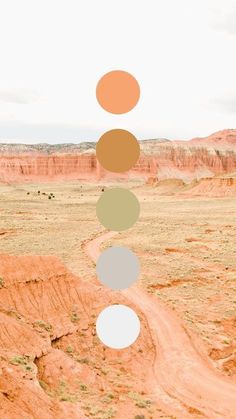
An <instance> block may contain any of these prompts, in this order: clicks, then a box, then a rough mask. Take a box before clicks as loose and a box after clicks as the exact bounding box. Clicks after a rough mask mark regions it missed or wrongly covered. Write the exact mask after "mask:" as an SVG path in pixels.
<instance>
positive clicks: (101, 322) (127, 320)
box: [96, 304, 140, 349]
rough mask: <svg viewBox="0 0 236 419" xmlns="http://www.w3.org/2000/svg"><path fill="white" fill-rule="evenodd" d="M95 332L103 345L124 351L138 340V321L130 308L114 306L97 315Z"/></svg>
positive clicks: (119, 305)
mask: <svg viewBox="0 0 236 419" xmlns="http://www.w3.org/2000/svg"><path fill="white" fill-rule="evenodd" d="M96 332H97V335H98V337H99V339H100V340H101V342H102V343H103V344H104V345H106V346H108V347H109V348H112V349H124V348H127V347H128V346H130V345H132V344H133V343H134V342H135V341H136V339H137V338H138V336H139V333H140V320H139V318H138V316H137V314H136V313H135V312H134V310H132V309H131V308H130V307H127V306H125V305H122V304H114V305H111V306H108V307H106V308H105V309H104V310H102V311H101V313H100V314H99V316H98V318H97V322H96Z"/></svg>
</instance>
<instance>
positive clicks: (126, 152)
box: [96, 129, 140, 173]
mask: <svg viewBox="0 0 236 419" xmlns="http://www.w3.org/2000/svg"><path fill="white" fill-rule="evenodd" d="M139 154H140V147H139V143H138V141H137V139H136V138H135V136H134V135H133V134H131V132H129V131H126V130H124V129H112V130H110V131H107V132H105V134H103V135H102V136H101V138H100V139H99V141H98V143H97V146H96V156H97V159H98V161H99V163H100V164H101V165H102V167H104V169H106V170H109V171H110V172H115V173H122V172H126V171H128V170H130V169H131V168H132V167H133V166H134V165H135V163H136V162H137V160H138V158H139Z"/></svg>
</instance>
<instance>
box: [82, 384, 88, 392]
mask: <svg viewBox="0 0 236 419" xmlns="http://www.w3.org/2000/svg"><path fill="white" fill-rule="evenodd" d="M80 390H81V391H88V387H87V386H86V384H80Z"/></svg>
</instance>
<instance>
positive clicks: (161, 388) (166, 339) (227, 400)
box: [84, 232, 236, 419]
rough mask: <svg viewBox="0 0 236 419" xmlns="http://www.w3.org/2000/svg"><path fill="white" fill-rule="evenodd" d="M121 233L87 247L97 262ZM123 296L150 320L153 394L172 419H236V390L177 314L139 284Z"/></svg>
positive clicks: (87, 251) (108, 235)
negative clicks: (103, 247)
mask: <svg viewBox="0 0 236 419" xmlns="http://www.w3.org/2000/svg"><path fill="white" fill-rule="evenodd" d="M115 234H116V233H114V232H107V233H103V234H101V235H100V236H98V237H95V238H94V239H92V240H90V241H89V242H87V243H86V244H85V247H84V250H85V252H86V253H87V255H88V256H89V257H90V258H91V259H92V260H93V261H94V262H96V261H97V259H98V257H99V254H100V250H99V249H100V246H101V244H102V243H103V242H105V241H107V240H109V239H111V238H112V237H113V236H114V235H115ZM121 293H122V294H123V295H124V296H125V297H126V298H127V299H128V300H129V301H131V302H132V303H134V304H135V305H136V306H137V308H138V309H139V310H140V311H141V312H142V313H143V315H144V316H145V318H146V320H147V323H148V325H149V329H150V333H151V337H152V340H153V344H154V346H155V350H156V356H155V361H154V364H153V373H154V374H153V378H152V382H150V389H153V390H152V391H153V396H155V398H156V399H157V400H158V401H159V403H160V404H161V405H162V406H164V407H165V410H166V412H167V413H168V414H171V415H174V416H175V417H177V418H179V419H183V418H201V417H207V418H210V419H220V418H227V419H235V417H236V386H235V384H234V383H233V382H231V381H230V379H228V378H227V377H224V376H222V375H221V374H220V373H219V372H218V371H216V370H215V368H214V366H213V364H212V363H211V361H210V360H209V359H208V358H207V357H206V356H205V355H203V353H201V351H200V347H201V342H200V341H199V343H198V342H197V339H196V340H195V338H194V339H193V338H192V337H190V335H189V334H188V332H187V330H186V329H185V327H184V326H183V324H182V323H181V320H180V319H179V318H178V317H177V316H176V315H175V313H174V312H173V311H172V310H170V309H169V308H167V307H166V306H164V305H163V304H162V303H161V302H160V301H159V299H158V298H157V297H154V296H150V295H149V294H147V293H146V292H145V291H143V290H142V289H141V288H139V287H138V285H135V286H133V287H131V288H129V289H127V290H124V291H121Z"/></svg>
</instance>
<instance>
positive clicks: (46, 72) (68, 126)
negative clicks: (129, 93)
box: [0, 0, 236, 143]
mask: <svg viewBox="0 0 236 419" xmlns="http://www.w3.org/2000/svg"><path fill="white" fill-rule="evenodd" d="M235 51H236V0H178V1H177V0H142V1H141V0H119V1H118V0H117V1H115V0H40V1H38V0H20V1H19V0H0V141H1V142H25V143H36V142H49V143H56V142H79V141H85V140H93V141H96V140H98V138H99V137H100V136H101V135H102V134H103V133H104V132H105V131H107V130H109V129H113V128H124V129H128V130H129V131H131V132H132V133H133V134H134V135H136V136H137V137H138V138H143V139H145V138H158V137H159V138H160V137H164V138H169V139H189V138H192V137H196V136H206V135H209V134H211V133H213V132H215V131H218V130H221V129H225V128H236V82H235V78H236V55H235ZM115 69H120V70H125V71H129V72H130V73H132V74H133V75H134V76H135V77H136V79H137V80H138V82H139V84H140V88H141V98H140V101H139V103H138V105H137V106H136V107H135V108H134V109H133V110H132V111H130V112H129V113H127V114H125V115H112V114H109V113H108V112H106V111H104V110H103V109H102V108H101V107H100V106H99V104H98V103H97V101H96V96H95V90H96V84H97V82H98V80H99V78H100V77H101V76H102V75H103V74H105V73H106V72H108V71H110V70H115Z"/></svg>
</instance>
